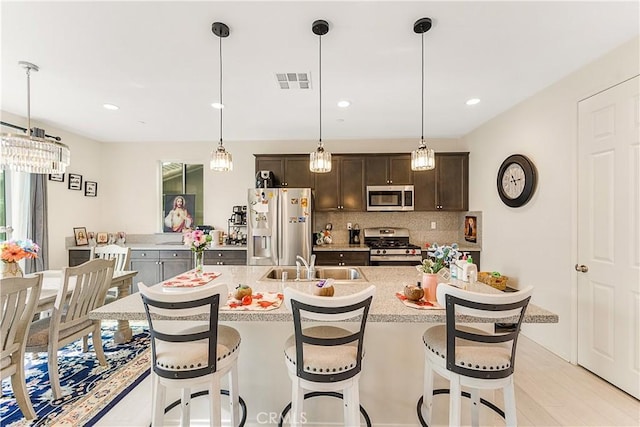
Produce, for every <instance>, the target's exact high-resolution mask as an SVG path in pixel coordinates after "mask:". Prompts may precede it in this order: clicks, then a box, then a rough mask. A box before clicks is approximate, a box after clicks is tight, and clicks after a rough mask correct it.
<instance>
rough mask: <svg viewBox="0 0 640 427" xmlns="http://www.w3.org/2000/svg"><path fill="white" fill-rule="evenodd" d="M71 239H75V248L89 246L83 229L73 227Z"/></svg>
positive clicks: (85, 230)
mask: <svg viewBox="0 0 640 427" xmlns="http://www.w3.org/2000/svg"><path fill="white" fill-rule="evenodd" d="M73 237H75V239H76V246H86V245H88V244H89V236H88V235H87V229H86V228H85V227H74V228H73Z"/></svg>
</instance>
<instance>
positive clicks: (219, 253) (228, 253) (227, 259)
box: [204, 250, 247, 265]
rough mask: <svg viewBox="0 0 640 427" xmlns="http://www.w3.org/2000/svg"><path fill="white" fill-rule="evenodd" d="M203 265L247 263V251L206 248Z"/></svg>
mask: <svg viewBox="0 0 640 427" xmlns="http://www.w3.org/2000/svg"><path fill="white" fill-rule="evenodd" d="M204 264H205V265H247V251H237V250H206V251H204Z"/></svg>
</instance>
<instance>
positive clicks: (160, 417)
mask: <svg viewBox="0 0 640 427" xmlns="http://www.w3.org/2000/svg"><path fill="white" fill-rule="evenodd" d="M151 376H152V382H153V385H152V387H153V392H152V395H153V403H152V405H153V406H152V408H153V420H152V422H151V424H152V427H161V426H162V425H163V424H164V402H165V399H166V389H165V387H164V386H163V385H162V384H161V383H160V378H159V377H158V375H156V374H155V373H153V372H152V373H151Z"/></svg>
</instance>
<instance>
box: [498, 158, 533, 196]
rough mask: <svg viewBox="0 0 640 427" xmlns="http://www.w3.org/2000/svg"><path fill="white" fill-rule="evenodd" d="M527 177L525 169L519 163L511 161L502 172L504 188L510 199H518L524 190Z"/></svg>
mask: <svg viewBox="0 0 640 427" xmlns="http://www.w3.org/2000/svg"><path fill="white" fill-rule="evenodd" d="M526 182H527V178H526V176H525V174H524V169H522V166H520V165H519V164H517V163H511V164H510V165H509V166H507V170H505V171H504V173H503V174H502V189H503V190H504V193H505V195H506V196H507V197H508V198H510V199H517V198H518V197H520V195H521V194H522V192H523V191H524V186H525V184H526Z"/></svg>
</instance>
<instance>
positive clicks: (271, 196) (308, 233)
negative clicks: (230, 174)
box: [247, 188, 313, 265]
mask: <svg viewBox="0 0 640 427" xmlns="http://www.w3.org/2000/svg"><path fill="white" fill-rule="evenodd" d="M247 210H248V218H247V226H248V230H247V234H248V238H247V264H248V265H295V264H296V256H298V255H300V256H302V257H303V258H304V259H306V260H308V259H309V258H310V257H311V249H312V246H313V233H312V223H311V189H310V188H252V189H249V197H248V203H247Z"/></svg>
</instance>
